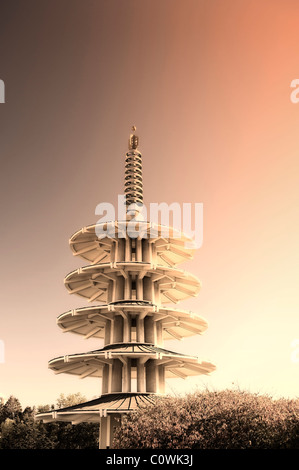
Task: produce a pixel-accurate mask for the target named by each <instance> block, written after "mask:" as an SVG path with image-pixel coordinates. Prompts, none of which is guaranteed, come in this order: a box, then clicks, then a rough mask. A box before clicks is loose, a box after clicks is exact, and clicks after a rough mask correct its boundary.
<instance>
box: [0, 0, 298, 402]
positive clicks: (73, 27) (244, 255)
mask: <svg viewBox="0 0 299 470" xmlns="http://www.w3.org/2000/svg"><path fill="white" fill-rule="evenodd" d="M298 20H299V4H298V2H297V1H295V0H284V1H283V0H262V1H261V0H251V1H250V0H242V1H239V0H225V1H223V0H184V1H183V0H109V1H104V0H43V1H42V2H41V1H40V0H26V1H23V0H9V1H8V0H2V1H1V5H0V79H2V80H4V82H5V95H6V96H5V98H6V103H5V104H0V161H1V170H0V178H1V181H0V192H1V194H0V204H1V219H0V223H1V245H0V246H1V253H0V255H1V256H0V263H1V270H0V276H1V279H0V281H1V283H0V286H1V289H0V292H1V299H0V307H1V313H0V320H1V322H0V339H1V340H2V341H3V342H4V344H5V362H4V363H3V364H2V363H0V396H4V397H8V396H9V395H11V394H13V395H15V396H16V397H18V398H19V399H20V401H21V403H22V405H23V406H26V405H31V406H32V405H40V404H46V403H54V402H55V400H56V398H57V397H58V395H59V394H60V393H65V394H68V393H75V392H78V391H79V392H81V393H82V394H84V395H85V396H86V397H87V399H91V398H93V397H94V396H96V395H99V393H100V382H99V381H97V380H95V379H92V378H86V379H85V380H82V381H81V380H79V379H78V378H76V377H70V376H67V375H63V374H61V375H57V376H55V375H54V374H53V372H51V371H49V370H48V368H47V363H48V360H50V359H52V358H54V357H57V356H60V355H64V354H68V353H74V352H83V351H88V350H91V349H96V348H100V347H101V346H102V344H101V342H100V341H96V340H94V339H93V340H92V339H90V340H88V341H84V339H82V338H81V337H80V336H77V335H72V334H63V333H62V331H61V330H60V329H59V328H58V327H57V326H56V317H57V316H58V315H59V314H61V313H63V312H65V311H67V310H69V309H71V308H75V307H79V306H85V305H86V302H85V301H84V300H83V299H80V297H75V296H70V295H69V294H68V293H67V291H66V289H65V288H64V285H63V278H64V276H65V275H66V274H67V273H68V272H70V271H72V270H73V269H76V268H77V267H79V266H83V265H84V262H83V261H80V260H79V259H77V258H74V257H73V256H72V254H71V251H70V249H69V246H68V239H69V237H70V236H71V235H72V234H73V233H74V232H76V231H77V230H79V229H80V228H81V227H83V226H85V225H88V224H92V223H95V222H96V221H97V220H98V216H96V215H95V208H96V205H97V204H99V203H100V202H110V203H113V204H116V203H117V195H118V194H122V192H123V174H124V155H125V152H126V149H127V141H128V136H129V133H130V128H131V126H132V124H135V125H136V126H137V132H138V135H139V138H140V149H141V151H142V154H143V168H144V195H145V203H150V202H167V203H168V204H170V203H171V202H179V203H180V204H182V203H183V202H189V203H192V204H193V203H196V202H199V203H203V207H204V229H203V244H202V247H201V248H200V249H199V250H198V252H197V253H196V256H195V257H194V260H193V261H192V262H188V263H186V264H185V265H182V267H183V266H184V267H185V269H186V270H189V271H190V272H191V273H193V274H195V275H197V276H198V277H199V278H200V279H201V281H202V291H201V293H200V295H199V296H198V297H197V298H194V299H192V300H188V301H185V302H182V303H181V304H180V306H181V307H182V308H183V309H190V310H193V311H195V312H198V313H200V314H201V315H202V316H204V317H205V318H206V319H207V320H208V322H209V329H208V330H207V332H206V333H205V334H204V335H203V336H195V337H192V338H191V339H188V340H187V341H185V342H181V343H178V342H177V341H173V342H168V343H166V347H167V348H168V349H174V350H178V351H184V352H186V353H187V354H194V355H199V356H200V357H202V358H203V359H207V360H211V361H212V362H213V363H215V364H216V366H217V371H216V372H214V373H213V374H212V375H211V376H210V377H204V376H202V377H197V378H192V379H191V378H190V379H188V380H186V381H182V380H168V382H167V387H168V388H167V390H168V391H169V392H171V393H174V392H177V393H179V392H185V391H189V390H190V391H191V390H194V389H195V388H199V389H201V388H204V387H209V388H212V389H224V388H233V389H234V388H235V387H238V388H241V389H246V390H249V391H252V392H260V393H269V394H270V395H272V396H275V397H278V396H285V397H296V396H298V394H299V362H298V363H295V362H292V360H291V354H292V351H293V350H292V347H291V342H292V341H294V340H295V339H298V338H299V314H298V307H299V301H298V262H299V252H298V235H299V223H298V216H299V210H298V207H299V190H298V183H299V163H298V160H299V159H298V153H299V152H298V149H299V139H298V126H299V104H294V103H292V102H291V100H290V94H291V91H292V90H291V88H290V83H291V81H292V80H293V79H295V78H299V49H298V44H299V29H298Z"/></svg>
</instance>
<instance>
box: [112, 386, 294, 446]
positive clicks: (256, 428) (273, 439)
mask: <svg viewBox="0 0 299 470" xmlns="http://www.w3.org/2000/svg"><path fill="white" fill-rule="evenodd" d="M114 447H116V448H119V449H121V448H127V449H144V448H160V449H247V448H256V449H257V448H259V449H276V448H297V449H298V448H299V401H298V400H277V401H275V400H273V399H272V398H270V397H268V396H261V395H258V394H251V393H247V392H241V391H229V390H224V391H220V392H210V391H206V392H203V393H195V394H189V395H187V396H185V397H160V398H156V400H155V403H154V404H153V405H148V406H145V407H144V408H141V409H139V410H137V411H136V412H134V413H131V414H130V415H127V416H125V417H124V419H123V420H122V425H121V426H120V427H119V428H118V429H117V431H116V434H115V439H114Z"/></svg>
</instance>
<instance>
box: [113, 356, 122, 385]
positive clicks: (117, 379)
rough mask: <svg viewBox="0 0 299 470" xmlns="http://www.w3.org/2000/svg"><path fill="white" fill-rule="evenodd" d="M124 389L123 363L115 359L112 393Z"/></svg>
mask: <svg viewBox="0 0 299 470" xmlns="http://www.w3.org/2000/svg"><path fill="white" fill-rule="evenodd" d="M121 391H122V363H121V362H120V360H119V359H114V360H113V364H112V380H111V393H117V392H121Z"/></svg>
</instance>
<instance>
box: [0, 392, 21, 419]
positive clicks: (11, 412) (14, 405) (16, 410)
mask: <svg viewBox="0 0 299 470" xmlns="http://www.w3.org/2000/svg"><path fill="white" fill-rule="evenodd" d="M0 411H1V415H0V422H3V421H5V420H6V419H7V418H10V419H14V418H16V417H17V416H18V415H19V414H20V413H22V407H21V403H20V402H19V400H18V399H17V398H15V397H14V396H13V395H11V396H10V397H9V398H8V400H7V401H6V403H5V404H4V405H3V406H2V408H1V410H0Z"/></svg>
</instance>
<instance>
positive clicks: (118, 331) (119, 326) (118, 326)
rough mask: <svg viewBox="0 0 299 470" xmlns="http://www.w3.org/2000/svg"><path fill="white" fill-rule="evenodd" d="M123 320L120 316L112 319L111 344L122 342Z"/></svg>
mask: <svg viewBox="0 0 299 470" xmlns="http://www.w3.org/2000/svg"><path fill="white" fill-rule="evenodd" d="M123 331H124V319H123V318H122V316H121V315H116V316H115V319H114V329H113V343H122V342H123Z"/></svg>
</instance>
